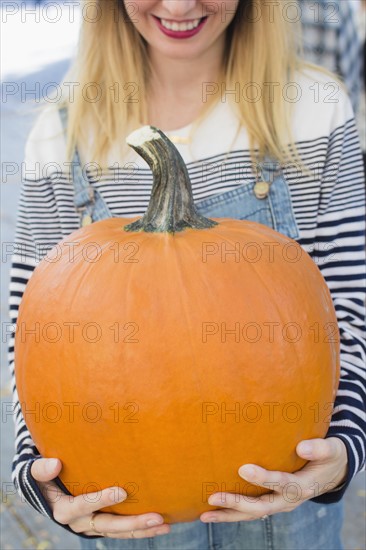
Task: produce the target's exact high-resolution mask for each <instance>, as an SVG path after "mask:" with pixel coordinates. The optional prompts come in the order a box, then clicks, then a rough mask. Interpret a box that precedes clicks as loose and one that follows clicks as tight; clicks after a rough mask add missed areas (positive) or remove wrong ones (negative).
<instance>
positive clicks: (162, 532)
mask: <svg viewBox="0 0 366 550" xmlns="http://www.w3.org/2000/svg"><path fill="white" fill-rule="evenodd" d="M168 533H169V531H168V529H167V528H166V527H164V528H163V527H162V528H161V529H158V530H157V531H156V532H155V534H156V535H167V534H168Z"/></svg>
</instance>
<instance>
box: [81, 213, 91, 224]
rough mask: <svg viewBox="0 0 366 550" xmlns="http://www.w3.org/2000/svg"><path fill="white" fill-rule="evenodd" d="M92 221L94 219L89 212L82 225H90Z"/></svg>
mask: <svg viewBox="0 0 366 550" xmlns="http://www.w3.org/2000/svg"><path fill="white" fill-rule="evenodd" d="M92 221H93V220H92V218H91V216H89V214H87V215H86V216H84V217H83V219H82V220H81V227H85V226H86V225H90V224H91V223H92Z"/></svg>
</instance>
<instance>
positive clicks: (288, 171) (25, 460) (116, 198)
mask: <svg viewBox="0 0 366 550" xmlns="http://www.w3.org/2000/svg"><path fill="white" fill-rule="evenodd" d="M328 80H329V78H328V77H324V76H323V75H321V74H318V73H315V72H314V73H313V72H309V73H308V74H307V75H305V74H303V75H299V77H298V79H297V83H298V85H299V87H300V89H301V98H300V99H299V100H298V101H297V102H294V104H293V108H294V110H293V132H294V137H295V141H296V143H297V146H298V149H299V152H300V154H301V156H302V158H303V161H304V163H305V165H306V166H307V168H308V170H303V169H301V168H300V166H296V165H295V164H294V163H292V164H289V165H286V166H284V167H283V170H284V175H285V177H286V180H287V182H288V186H289V190H290V194H291V198H292V202H293V209H294V214H295V217H296V221H297V225H298V228H299V232H300V237H299V239H298V242H299V244H300V245H301V246H302V247H303V248H304V249H305V250H306V251H307V252H308V253H309V254H310V255H311V256H312V258H313V260H314V261H315V262H316V264H317V265H318V267H319V269H320V270H321V272H322V274H323V276H324V278H325V279H326V281H327V284H328V286H329V289H330V291H331V294H332V298H333V301H334V306H335V309H336V313H337V317H338V321H339V329H340V334H341V380H340V385H339V390H338V394H337V398H336V403H335V408H334V412H333V416H332V420H331V426H330V428H329V432H328V436H337V437H339V438H341V439H342V440H343V442H344V443H345V445H346V447H347V450H348V456H349V469H348V476H347V480H346V482H345V483H344V484H343V485H342V486H341V487H339V488H337V490H335V491H331V492H329V493H327V494H325V495H321V496H319V497H316V498H315V499H314V500H315V501H317V502H324V503H329V502H334V501H337V500H339V499H340V498H341V497H342V495H343V493H344V491H345V489H346V487H347V486H348V484H349V482H350V481H351V479H352V478H353V476H354V475H355V474H356V473H357V472H358V471H359V470H361V469H362V468H364V464H365V413H364V403H365V372H364V369H365V347H366V346H365V249H364V247H365V231H364V230H365V194H364V193H365V183H364V174H363V163H362V156H361V150H360V145H359V139H358V135H357V130H356V127H355V121H354V116H353V111H352V107H351V103H350V101H349V99H348V97H347V96H346V95H345V93H344V92H343V91H342V90H337V94H336V96H335V97H336V102H327V101H326V99H325V95H326V94H325V95H324V94H323V95H322V92H321V90H324V85H325V84H327V81H328ZM314 84H316V85H317V88H318V89H319V90H320V92H319V93H320V100H319V98H318V97H315V96H314V88H315V86H314ZM237 129H238V122H237V116H236V113H235V110H234V109H233V108H232V105H231V104H230V103H229V102H224V101H222V102H219V103H218V104H217V105H216V106H215V108H214V109H213V110H212V111H211V112H210V114H209V115H208V116H207V117H206V118H205V119H204V120H203V122H202V123H201V125H200V126H199V128H198V129H197V132H196V133H195V134H194V135H193V138H192V141H191V143H189V144H187V143H184V141H186V138H187V136H188V134H189V130H190V126H186V127H184V128H180V129H178V130H177V131H174V132H173V131H169V132H167V134H168V135H169V136H171V137H172V139H173V140H174V141H175V142H176V144H177V147H178V149H179V151H180V152H181V154H182V156H183V158H184V160H185V162H186V163H187V168H188V172H189V175H190V177H191V181H192V187H193V195H194V199H195V200H196V201H199V200H201V199H205V198H207V197H208V196H211V195H215V194H218V193H223V192H225V191H229V190H231V189H234V188H235V187H236V186H239V185H243V184H246V183H248V182H249V181H252V180H254V179H255V176H254V173H253V170H252V167H251V161H250V154H249V142H248V136H247V133H246V131H245V129H244V128H241V129H240V131H239V132H237ZM65 152H66V151H65V139H64V135H63V134H62V127H61V121H60V118H59V115H58V112H57V110H56V108H55V107H54V106H52V107H47V109H45V110H44V111H43V112H42V113H41V115H40V116H39V117H38V119H37V121H36V123H35V125H34V127H33V129H32V131H31V133H30V135H29V137H28V141H27V144H26V150H25V160H24V163H23V170H22V190H21V196H20V202H19V210H18V218H17V228H16V237H15V244H14V247H15V248H14V254H13V258H12V269H11V286H10V316H11V320H12V322H13V323H14V324H15V323H16V320H17V314H18V307H19V303H20V301H21V298H22V295H23V292H24V289H25V286H26V284H27V282H28V280H29V278H30V276H31V275H32V272H33V269H34V268H35V267H36V265H37V264H38V263H39V261H40V260H41V259H42V257H43V256H44V255H45V254H46V252H47V251H48V250H49V249H50V247H52V246H54V245H55V244H56V243H58V242H59V241H60V240H61V239H62V238H63V237H65V236H67V235H69V234H70V233H71V232H72V231H74V230H76V229H77V228H78V227H79V215H78V213H77V212H76V210H75V207H74V203H73V195H74V193H73V186H72V184H71V178H70V170H69V169H68V165H67V164H65V162H66V161H65V158H66V157H65ZM80 157H81V161H82V163H83V165H84V167H85V173H86V176H87V177H88V178H89V181H90V184H91V185H92V186H93V187H95V188H97V189H98V190H99V192H100V193H101V195H102V197H103V198H104V200H105V202H106V204H107V206H108V207H109V209H110V211H111V213H112V215H113V216H116V217H118V216H127V217H133V216H137V215H142V214H143V213H144V211H145V209H146V207H147V204H148V200H149V196H150V191H151V185H152V174H151V171H150V169H149V168H148V167H147V164H146V163H145V161H144V160H143V159H141V158H140V157H139V156H138V155H137V154H136V153H135V152H134V151H132V150H131V151H130V152H129V153H128V155H126V158H125V159H123V162H117V161H116V159H118V157H117V156H116V155H115V154H114V153H113V151H111V152H110V155H109V157H108V169H105V170H103V171H100V170H98V168H97V167H96V166H95V165H93V164H90V163H89V165H87V164H88V157H87V152H85V151H84V152H83V151H80ZM9 362H10V368H11V370H12V373H13V375H14V337H13V336H12V337H11V339H10V343H9ZM13 381H14V379H13ZM14 407H15V411H16V454H15V457H14V463H13V480H14V483H15V485H16V487H17V489H18V491H19V492H20V494H21V495H22V496H23V497H24V498H25V499H26V500H27V501H28V502H29V503H30V504H32V505H33V506H34V507H35V508H36V509H37V510H38V511H39V512H41V513H43V514H46V515H48V516H49V517H50V518H52V512H51V510H50V507H49V506H48V504H47V501H46V500H45V499H44V498H43V496H42V495H41V493H40V491H39V489H38V487H37V484H36V483H35V481H34V480H33V479H32V477H31V475H30V472H29V470H30V466H31V464H32V461H33V460H34V459H36V458H37V457H39V452H38V450H37V448H36V447H35V445H34V443H33V441H32V438H31V435H30V433H29V431H28V429H27V427H26V423H25V420H24V418H23V416H22V412H21V410H20V406H19V402H18V398H17V392H16V387H15V381H14ZM66 528H67V527H66Z"/></svg>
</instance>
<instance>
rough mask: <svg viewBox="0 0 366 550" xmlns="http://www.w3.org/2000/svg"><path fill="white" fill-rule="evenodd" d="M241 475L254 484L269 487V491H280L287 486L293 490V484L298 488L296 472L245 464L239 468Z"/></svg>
mask: <svg viewBox="0 0 366 550" xmlns="http://www.w3.org/2000/svg"><path fill="white" fill-rule="evenodd" d="M238 473H239V475H240V476H241V477H242V478H243V479H245V480H246V481H249V482H250V483H252V484H253V485H258V486H260V487H264V488H265V489H268V491H274V492H278V491H281V490H283V488H284V487H286V488H287V489H288V490H290V491H291V486H292V485H293V486H294V489H296V487H297V485H298V484H299V480H298V478H297V477H296V475H295V474H291V473H289V472H281V471H278V470H266V469H265V468H261V467H260V466H256V465H254V464H245V465H244V466H241V467H240V468H239V470H238Z"/></svg>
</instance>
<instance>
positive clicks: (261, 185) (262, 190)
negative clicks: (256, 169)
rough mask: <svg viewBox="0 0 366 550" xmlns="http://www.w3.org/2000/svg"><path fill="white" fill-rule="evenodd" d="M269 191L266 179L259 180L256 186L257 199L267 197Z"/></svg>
mask: <svg viewBox="0 0 366 550" xmlns="http://www.w3.org/2000/svg"><path fill="white" fill-rule="evenodd" d="M268 193H269V183H267V182H266V181H257V183H256V184H255V186H254V194H255V196H256V197H257V199H265V198H266V196H267V195H268Z"/></svg>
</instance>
